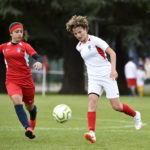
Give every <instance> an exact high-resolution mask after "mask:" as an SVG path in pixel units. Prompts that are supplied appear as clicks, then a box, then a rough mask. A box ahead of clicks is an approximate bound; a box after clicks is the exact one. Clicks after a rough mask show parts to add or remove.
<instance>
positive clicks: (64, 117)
mask: <svg viewBox="0 0 150 150" xmlns="http://www.w3.org/2000/svg"><path fill="white" fill-rule="evenodd" d="M71 113H72V111H71V109H70V107H69V106H67V105H65V104H60V105H57V106H56V107H55V108H54V109H53V118H54V119H55V120H56V121H58V122H60V123H63V122H66V121H68V120H70V119H71Z"/></svg>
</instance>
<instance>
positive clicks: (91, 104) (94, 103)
mask: <svg viewBox="0 0 150 150" xmlns="http://www.w3.org/2000/svg"><path fill="white" fill-rule="evenodd" d="M96 107H97V100H94V99H91V100H90V101H89V110H90V111H95V110H96Z"/></svg>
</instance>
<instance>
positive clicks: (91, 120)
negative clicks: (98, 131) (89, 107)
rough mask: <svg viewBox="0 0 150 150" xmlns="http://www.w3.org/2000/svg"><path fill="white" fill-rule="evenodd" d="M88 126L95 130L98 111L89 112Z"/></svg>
mask: <svg viewBox="0 0 150 150" xmlns="http://www.w3.org/2000/svg"><path fill="white" fill-rule="evenodd" d="M87 117H88V126H89V130H90V131H95V122H96V112H88V113H87Z"/></svg>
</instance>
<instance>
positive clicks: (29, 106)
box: [25, 104, 34, 111]
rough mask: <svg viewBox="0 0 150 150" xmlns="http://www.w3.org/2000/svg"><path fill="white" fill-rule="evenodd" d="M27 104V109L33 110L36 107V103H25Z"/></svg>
mask: <svg viewBox="0 0 150 150" xmlns="http://www.w3.org/2000/svg"><path fill="white" fill-rule="evenodd" d="M25 106H26V109H27V110H29V111H31V110H33V108H34V104H25Z"/></svg>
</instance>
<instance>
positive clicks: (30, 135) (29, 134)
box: [25, 130, 35, 139]
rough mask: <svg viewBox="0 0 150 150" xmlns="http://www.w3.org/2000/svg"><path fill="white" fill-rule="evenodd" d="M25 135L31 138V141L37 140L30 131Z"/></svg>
mask: <svg viewBox="0 0 150 150" xmlns="http://www.w3.org/2000/svg"><path fill="white" fill-rule="evenodd" d="M25 135H26V136H27V137H28V138H30V139H34V138H35V135H33V134H32V131H30V130H28V131H26V132H25Z"/></svg>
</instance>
